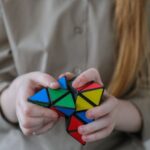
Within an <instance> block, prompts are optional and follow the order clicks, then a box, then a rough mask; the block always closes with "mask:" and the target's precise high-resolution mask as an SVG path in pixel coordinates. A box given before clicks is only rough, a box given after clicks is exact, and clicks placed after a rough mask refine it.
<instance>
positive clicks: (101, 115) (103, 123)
mask: <svg viewBox="0 0 150 150" xmlns="http://www.w3.org/2000/svg"><path fill="white" fill-rule="evenodd" d="M91 80H92V81H95V82H97V83H100V84H102V80H101V77H100V75H99V73H98V71H97V70H96V69H93V68H91V69H88V70H87V71H85V72H83V73H81V75H79V76H78V77H77V78H76V79H75V81H74V82H73V86H74V87H76V88H77V87H81V86H83V85H84V84H86V83H87V82H89V81H91ZM104 97H106V99H105V102H104V103H102V104H101V105H100V106H97V107H95V108H93V109H90V110H88V111H87V117H88V118H91V119H95V121H94V122H92V123H89V124H87V125H83V126H81V127H79V129H78V131H79V133H80V134H82V139H83V140H84V141H86V142H91V141H96V140H100V139H103V138H105V137H107V136H108V135H110V134H111V132H112V131H113V129H114V127H115V124H116V111H115V110H116V109H115V108H116V107H117V105H118V100H117V99H116V98H115V97H113V96H109V95H108V93H107V92H106V91H105V92H104Z"/></svg>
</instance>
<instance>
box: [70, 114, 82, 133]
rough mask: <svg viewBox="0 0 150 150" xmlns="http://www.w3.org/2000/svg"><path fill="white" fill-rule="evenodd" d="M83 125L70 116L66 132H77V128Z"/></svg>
mask: <svg viewBox="0 0 150 150" xmlns="http://www.w3.org/2000/svg"><path fill="white" fill-rule="evenodd" d="M83 124H84V123H83V122H82V121H81V120H79V119H78V118H77V117H76V116H71V118H70V122H69V124H68V127H67V131H68V132H69V131H72V130H73V131H74V130H78V127H79V126H81V125H83Z"/></svg>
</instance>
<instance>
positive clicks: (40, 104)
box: [32, 102, 50, 107]
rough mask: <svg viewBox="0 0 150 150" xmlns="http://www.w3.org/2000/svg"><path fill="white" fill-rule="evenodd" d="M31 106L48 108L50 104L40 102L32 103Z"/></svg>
mask: <svg viewBox="0 0 150 150" xmlns="http://www.w3.org/2000/svg"><path fill="white" fill-rule="evenodd" d="M32 103H33V104H37V105H39V106H43V107H49V106H50V104H49V103H41V102H32Z"/></svg>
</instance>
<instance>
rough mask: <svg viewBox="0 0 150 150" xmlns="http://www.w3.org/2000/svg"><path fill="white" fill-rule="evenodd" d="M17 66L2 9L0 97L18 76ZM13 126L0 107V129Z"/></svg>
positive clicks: (0, 27)
mask: <svg viewBox="0 0 150 150" xmlns="http://www.w3.org/2000/svg"><path fill="white" fill-rule="evenodd" d="M16 74H17V73H16V68H15V64H14V60H13V56H12V52H11V48H10V45H9V41H8V38H7V34H6V30H5V26H4V22H3V17H2V14H1V9H0V98H1V93H2V91H3V90H4V89H6V88H7V87H8V86H9V85H10V83H11V82H12V80H13V79H14V78H15V77H16ZM10 126H12V124H10V123H9V122H8V121H6V119H5V117H4V116H3V115H2V110H1V107H0V131H4V130H8V129H9V128H10Z"/></svg>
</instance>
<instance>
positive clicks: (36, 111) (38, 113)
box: [20, 101, 58, 120]
mask: <svg viewBox="0 0 150 150" xmlns="http://www.w3.org/2000/svg"><path fill="white" fill-rule="evenodd" d="M20 105H21V106H20V109H21V113H23V114H24V115H25V116H28V117H47V118H50V119H52V120H55V119H57V118H58V114H57V113H56V112H55V111H53V110H51V109H49V108H44V107H42V106H38V105H36V104H32V103H30V102H26V101H22V102H21V104H20Z"/></svg>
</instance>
